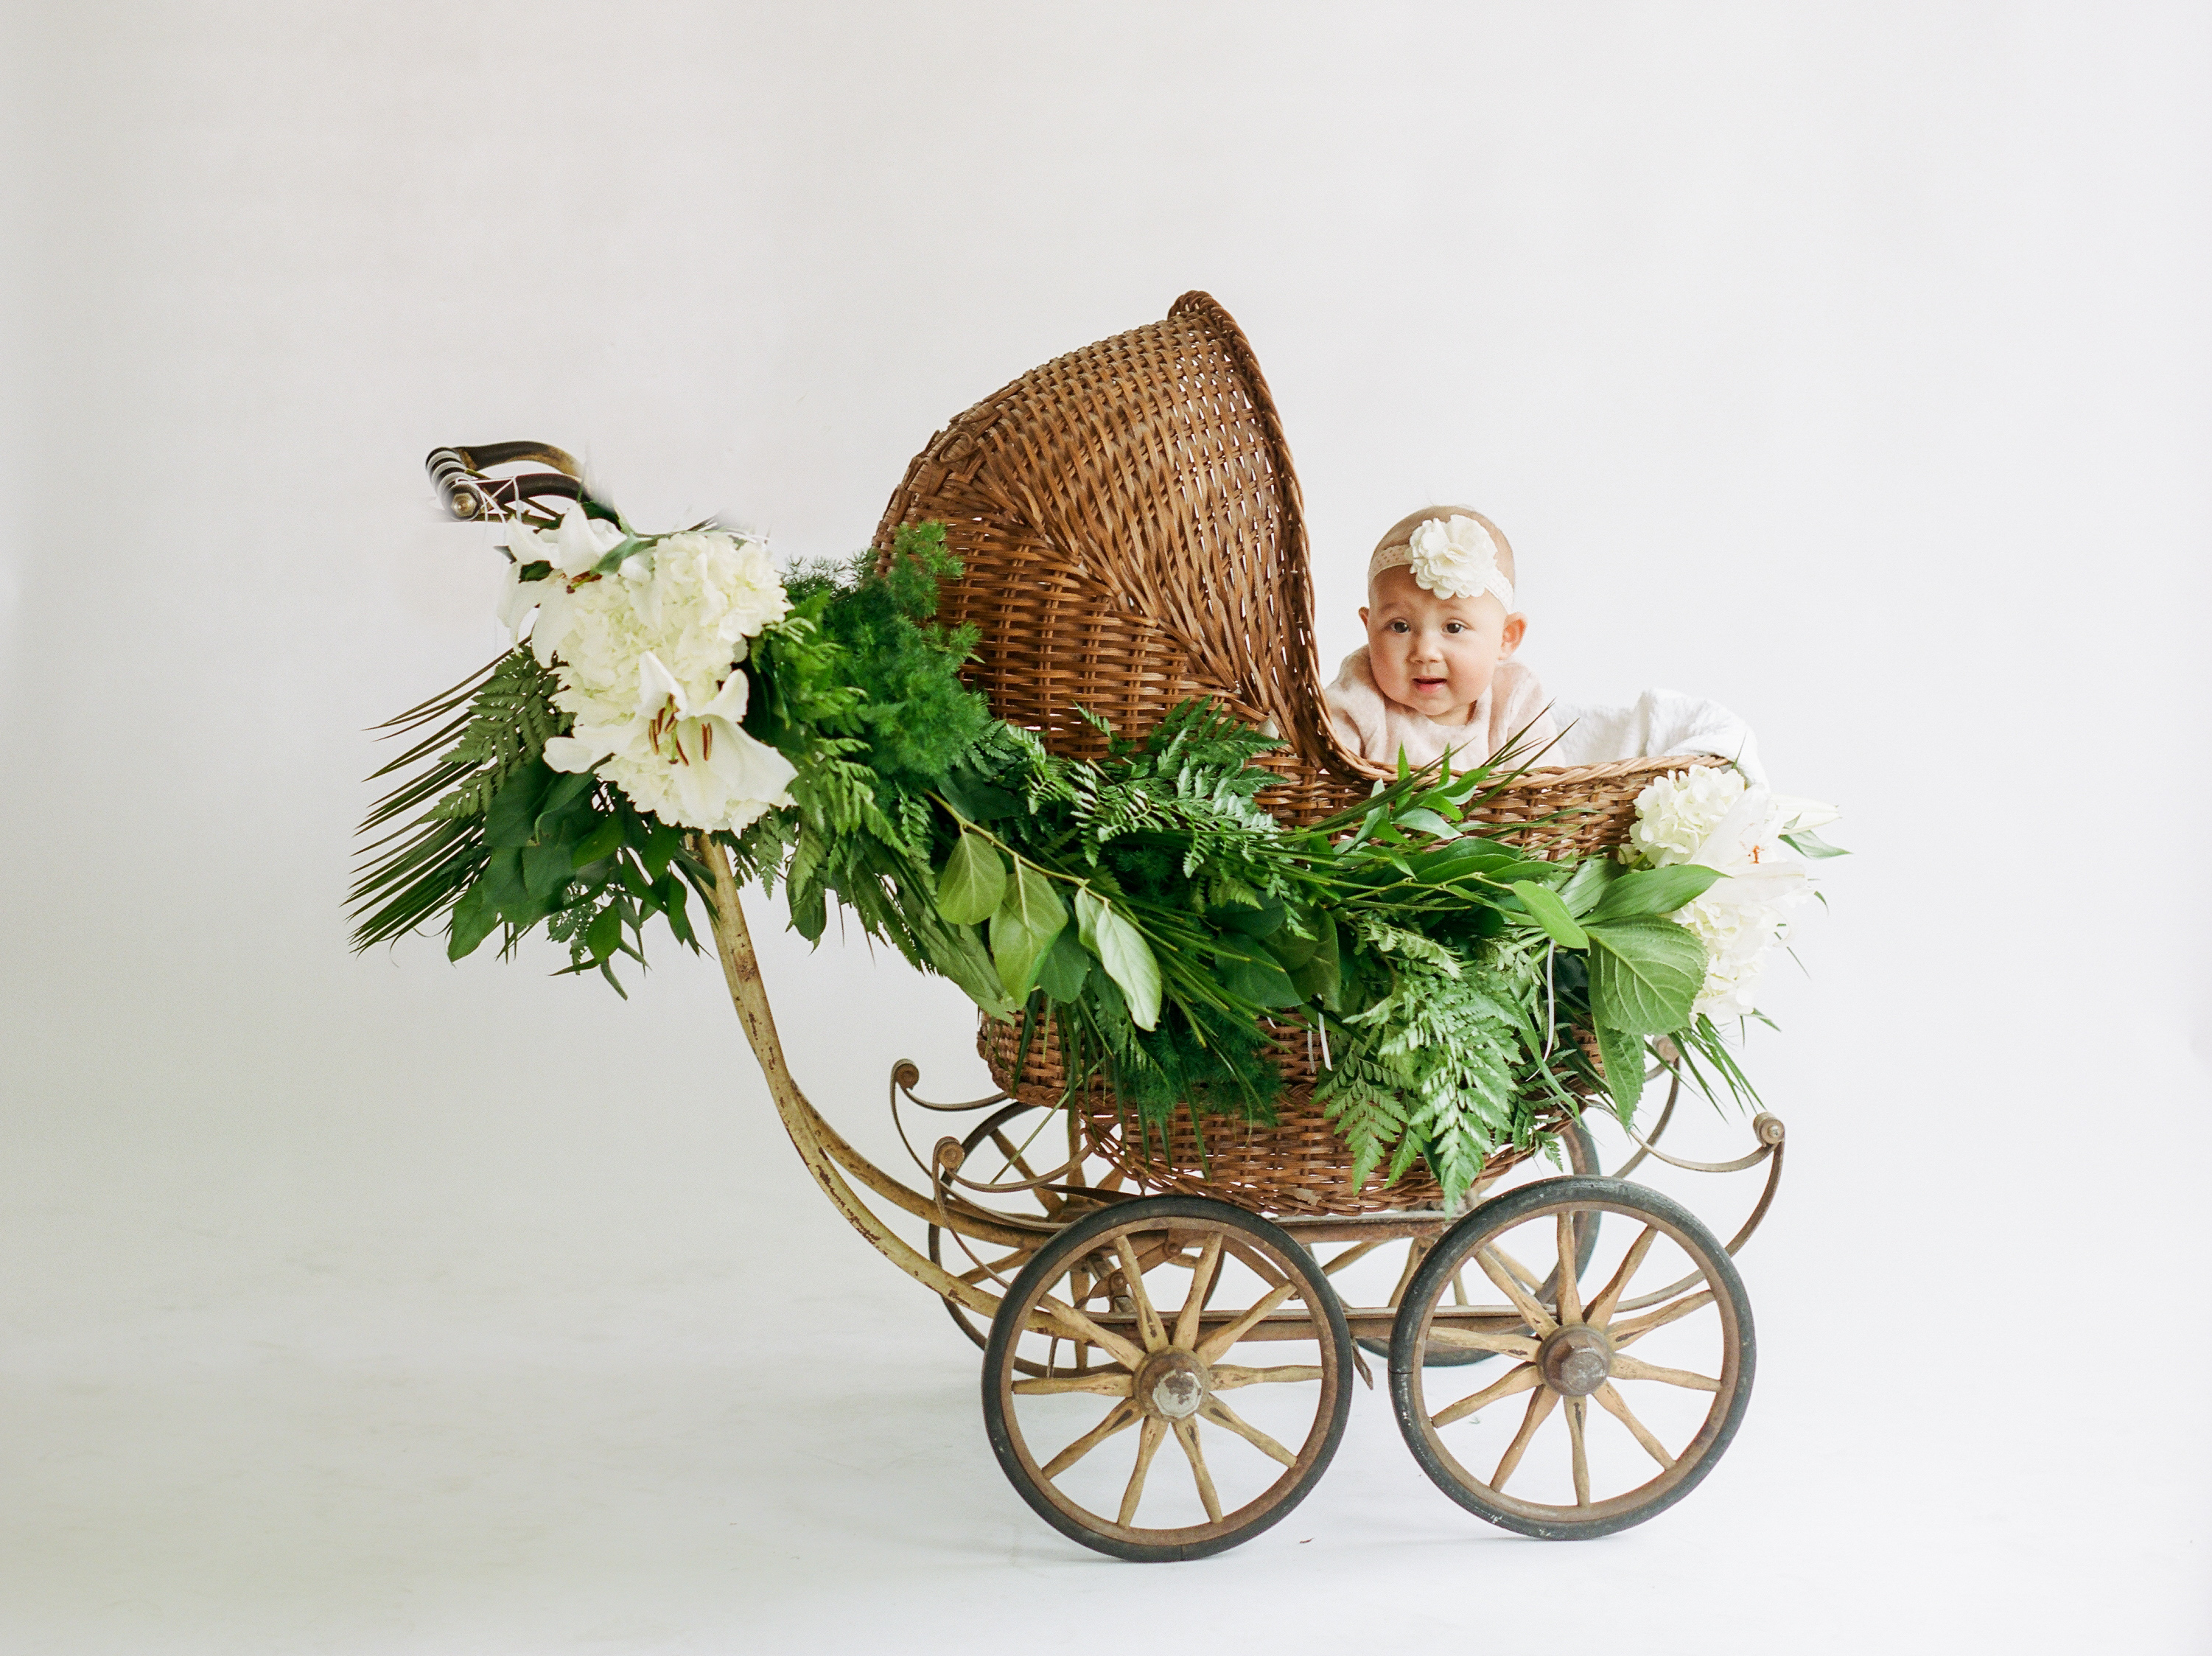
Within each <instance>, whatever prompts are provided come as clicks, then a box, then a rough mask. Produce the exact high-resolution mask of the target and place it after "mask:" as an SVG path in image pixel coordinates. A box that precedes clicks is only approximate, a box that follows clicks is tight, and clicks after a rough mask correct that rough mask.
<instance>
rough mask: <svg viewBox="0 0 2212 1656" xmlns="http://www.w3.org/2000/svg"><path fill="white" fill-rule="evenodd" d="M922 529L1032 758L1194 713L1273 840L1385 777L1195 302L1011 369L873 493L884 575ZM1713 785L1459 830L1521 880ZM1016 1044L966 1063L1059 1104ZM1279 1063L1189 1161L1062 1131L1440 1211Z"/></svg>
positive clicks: (1525, 804) (979, 667)
mask: <svg viewBox="0 0 2212 1656" xmlns="http://www.w3.org/2000/svg"><path fill="white" fill-rule="evenodd" d="M933 519H934V520H939V521H942V522H943V523H944V524H945V539H946V544H947V545H948V546H949V547H950V548H951V551H952V552H953V553H954V554H955V555H956V556H957V557H959V559H960V560H961V562H962V564H963V568H964V571H965V573H964V574H963V577H962V578H961V579H960V580H958V581H952V582H949V583H947V585H946V587H945V591H944V597H943V606H942V608H941V610H940V612H939V618H940V619H942V620H944V621H945V622H946V623H947V624H952V625H968V626H973V627H975V629H976V630H977V634H978V642H977V645H976V649H975V661H974V664H973V666H972V667H971V668H970V669H969V681H970V682H971V683H972V684H973V685H975V687H976V688H978V689H980V690H981V691H983V692H984V693H985V694H986V696H987V697H988V698H989V701H990V703H991V707H992V710H993V711H994V713H996V714H997V715H999V716H1000V718H1002V719H1006V720H1007V721H1011V722H1012V723H1015V724H1019V725H1024V726H1026V727H1028V728H1030V729H1032V730H1035V731H1036V732H1037V733H1038V734H1039V735H1040V736H1041V737H1042V739H1043V741H1044V744H1045V746H1046V747H1047V748H1048V750H1050V751H1051V752H1054V753H1059V754H1062V755H1066V756H1071V757H1085V758H1096V757H1098V756H1099V755H1100V754H1101V753H1102V752H1103V746H1104V742H1103V738H1102V737H1101V736H1100V735H1099V734H1098V733H1097V731H1096V730H1095V729H1093V728H1091V726H1090V725H1089V724H1087V723H1085V721H1083V720H1082V719H1081V718H1079V716H1078V715H1077V713H1076V709H1077V708H1078V707H1082V708H1085V709H1089V710H1090V711H1091V712H1093V713H1096V714H1098V715H1102V716H1103V717H1104V718H1105V719H1106V720H1108V721H1109V722H1110V723H1111V724H1112V725H1113V726H1114V727H1115V728H1116V729H1118V730H1120V731H1121V732H1122V733H1124V734H1139V733H1141V732H1143V731H1146V730H1148V729H1150V728H1152V726H1153V725H1155V724H1157V723H1158V722H1159V721H1160V720H1161V718H1162V717H1163V716H1164V715H1166V713H1167V712H1168V711H1169V709H1171V708H1172V707H1174V706H1175V705H1176V703H1179V702H1182V701H1185V700H1188V699H1189V698H1191V697H1212V698H1213V699H1215V700H1217V701H1218V702H1219V703H1222V704H1223V705H1225V707H1227V708H1228V709H1230V710H1231V711H1232V712H1234V713H1235V714H1237V715H1238V716H1239V717H1241V718H1243V719H1244V720H1246V721H1249V722H1250V723H1252V724H1255V725H1259V726H1261V727H1264V728H1270V729H1272V730H1273V731H1274V732H1276V733H1277V734H1279V735H1280V736H1281V737H1282V739H1283V743H1284V746H1283V747H1282V748H1281V749H1280V750H1279V752H1277V753H1276V754H1274V755H1273V756H1271V757H1270V758H1268V759H1267V760H1266V761H1265V763H1266V764H1267V765H1268V767H1269V768H1270V769H1271V770H1273V771H1275V773H1276V774H1277V775H1278V776H1280V777H1281V778H1282V782H1281V785H1280V786H1279V787H1277V788H1270V789H1267V790H1266V791H1265V792H1263V793H1262V794H1261V802H1262V803H1263V804H1265V805H1266V806H1267V807H1268V808H1269V809H1270V810H1272V811H1273V813H1275V815H1276V816H1277V817H1278V818H1279V819H1282V820H1283V821H1284V822H1285V823H1289V824H1291V825H1304V824H1309V823H1313V822H1317V821H1320V820H1322V819H1323V818H1325V817H1328V816H1331V815H1334V813H1337V812H1339V811H1341V810H1343V809H1345V808H1346V807H1349V806H1351V805H1353V804H1355V803H1357V802H1358V800H1360V799H1361V798H1363V797H1364V795H1366V794H1367V793H1368V791H1369V790H1370V788H1372V786H1373V784H1374V782H1375V780H1376V778H1377V777H1380V776H1385V775H1388V774H1389V772H1388V771H1387V770H1385V769H1384V768H1383V767H1380V766H1377V765H1374V764H1370V763H1368V762H1366V761H1365V760H1364V759H1362V758H1360V757H1358V755H1356V754H1354V753H1352V752H1347V751H1346V749H1345V748H1344V746H1342V745H1341V744H1340V742H1339V741H1338V740H1336V737H1335V735H1334V732H1333V731H1332V729H1331V728H1330V725H1329V720H1328V709H1327V705H1326V703H1325V702H1324V701H1323V698H1322V673H1321V664H1320V661H1319V660H1318V658H1317V655H1316V647H1315V640H1314V631H1313V588H1312V582H1311V578H1310V569H1309V564H1308V558H1307V547H1306V530H1305V518H1304V505H1303V503H1302V502H1301V500H1300V497H1299V494H1298V484H1297V474H1296V472H1294V471H1293V469H1292V467H1291V456H1290V451H1289V448H1288V447H1287V446H1286V445H1285V442H1284V441H1283V433H1282V424H1281V422H1280V420H1279V418H1278V417H1277V416H1276V412H1275V405H1274V402H1273V399H1272V398H1271V397H1270V396H1269V394H1268V392H1267V381H1266V379H1265V378H1264V377H1263V376H1262V375H1261V372H1260V367H1259V363H1258V362H1256V361H1255V358H1254V356H1253V354H1252V349H1251V346H1250V345H1249V344H1248V343H1247V342H1246V340H1245V338H1244V335H1243V332H1241V331H1240V330H1239V329H1238V327H1237V324H1236V323H1235V321H1234V320H1231V317H1230V316H1229V314H1228V313H1227V312H1225V311H1224V310H1223V309H1222V308H1221V307H1220V306H1218V305H1217V304H1216V303H1215V302H1214V301H1212V299H1211V298H1210V297H1209V296H1207V295H1205V294H1202V293H1189V294H1185V295H1183V296H1182V298H1181V299H1178V300H1177V301H1176V303H1175V306H1174V307H1173V309H1172V310H1170V313H1169V314H1168V316H1167V318H1166V320H1164V321H1160V322H1155V323H1150V324H1147V325H1146V326H1143V327H1139V328H1135V329H1133V330H1131V331H1130V332H1127V333H1123V334H1119V335H1116V336H1115V338H1111V339H1104V340H1101V341H1100V342H1099V343H1097V344H1094V345H1089V346H1086V347H1085V348H1084V349H1083V350H1078V351H1073V352H1071V353H1069V354H1068V355H1067V356H1061V357H1059V358H1057V359H1055V360H1054V361H1053V362H1048V363H1046V364H1045V365H1044V366H1043V367H1042V368H1036V369H1033V370H1031V371H1030V373H1028V374H1024V375H1023V376H1022V377H1021V378H1020V379H1018V380H1016V381H1014V382H1013V383H1012V384H1011V385H1009V386H1006V387H1004V388H1003V389H1001V390H1000V391H998V392H997V393H994V394H993V395H991V396H989V397H987V398H986V399H983V401H981V402H980V403H978V404H977V405H975V407H973V408H971V409H969V411H967V412H966V413H964V414H963V415H961V416H960V417H958V418H957V419H956V420H954V421H953V422H952V423H951V424H950V425H949V426H947V427H946V428H945V429H944V430H943V431H940V432H939V433H938V435H936V436H935V437H934V438H933V440H932V441H931V442H930V444H929V446H928V447H927V448H926V449H924V450H923V451H922V453H921V454H919V455H917V456H916V457H915V461H914V463H913V465H912V466H909V467H908V470H907V474H906V477H905V478H904V479H903V480H902V482H901V484H899V487H898V489H897V490H896V491H895V492H894V493H893V495H892V496H891V499H890V504H889V506H888V507H887V508H885V510H884V517H883V521H882V524H881V527H879V529H878V533H877V539H876V545H877V546H878V548H879V549H882V550H884V551H886V552H887V551H888V549H889V547H890V544H891V539H892V537H893V535H894V534H895V533H896V531H897V529H898V528H899V527H901V526H902V525H905V524H909V523H918V522H923V521H929V520H933ZM1717 763H1719V761H1717V760H1712V759H1705V758H1665V759H1630V760H1623V761H1620V762H1618V763H1614V764H1601V765H1590V766H1584V767H1580V768H1577V769H1571V770H1568V769H1561V768H1558V767H1543V768H1538V769H1535V770H1529V771H1528V772H1526V773H1524V774H1523V775H1522V776H1519V777H1517V778H1516V779H1515V780H1513V781H1512V782H1508V783H1507V784H1505V785H1504V786H1503V787H1501V788H1498V790H1496V791H1495V792H1494V793H1493V794H1492V795H1490V796H1489V797H1488V798H1487V799H1486V800H1485V801H1483V802H1481V803H1480V805H1479V806H1478V807H1477V808H1476V810H1475V812H1474V814H1475V816H1476V817H1477V818H1478V819H1481V820H1484V821H1486V822H1488V823H1490V824H1492V825H1493V827H1494V828H1497V829H1500V830H1503V831H1504V835H1505V837H1509V838H1511V839H1513V840H1515V841H1516V842H1517V843H1521V844H1522V846H1523V847H1524V848H1525V849H1528V851H1529V852H1530V853H1531V854H1533V855H1539V856H1557V855H1592V854H1594V853H1596V852H1600V851H1603V850H1607V849H1611V848H1613V847H1614V846H1617V845H1619V844H1620V843H1623V842H1624V841H1625V840H1626V837H1627V833H1628V829H1629V826H1630V825H1631V824H1632V822H1633V821H1634V820H1635V801H1636V796H1637V795H1638V793H1639V792H1641V791H1642V789H1643V788H1644V786H1645V785H1646V784H1647V783H1648V782H1650V781H1651V780H1652V779H1653V778H1654V777H1655V776H1661V775H1664V774H1666V773H1667V772H1669V771H1673V770H1682V769H1684V768H1686V767H1688V766H1691V765H1695V764H1717ZM1011 1027H1012V1026H1006V1025H995V1026H994V1025H993V1024H991V1023H989V1022H986V1024H985V1026H984V1031H983V1035H982V1038H981V1048H982V1050H983V1052H984V1056H986V1058H987V1059H990V1060H991V1061H992V1073H993V1075H994V1076H995V1077H996V1078H997V1081H998V1083H999V1085H1000V1087H1005V1088H1006V1089H1007V1090H1008V1091H1010V1092H1014V1093H1018V1095H1019V1096H1023V1097H1025V1098H1029V1097H1034V1098H1035V1099H1036V1101H1038V1102H1046V1101H1057V1100H1058V1099H1059V1098H1060V1094H1061V1091H1062V1087H1061V1081H1060V1066H1059V1060H1058V1056H1057V1054H1056V1052H1054V1051H1053V1050H1051V1049H1050V1048H1049V1046H1048V1044H1038V1045H1044V1050H1036V1045H1033V1050H1032V1051H1031V1053H1030V1061H1029V1063H1028V1065H1027V1066H1026V1067H1025V1068H1024V1074H1023V1075H1021V1076H1020V1077H1015V1076H1014V1075H1012V1072H1011V1064H1012V1058H1013V1055H1014V1046H1013V1044H1012V1039H1011V1038H1010V1037H1009V1036H1008V1035H1007V1034H1006V1031H1007V1030H1008V1029H1010V1028H1011ZM1277 1056H1278V1057H1279V1061H1280V1062H1281V1064H1282V1066H1283V1069H1284V1075H1285V1081H1286V1083H1287V1085H1286V1088H1285V1097H1284V1099H1283V1103H1282V1105H1281V1106H1280V1110H1279V1125H1277V1126H1275V1127H1273V1128H1246V1127H1243V1126H1234V1127H1231V1126H1216V1125H1213V1124H1212V1121H1211V1120H1210V1119H1209V1121H1208V1123H1206V1126H1205V1155H1204V1157H1203V1158H1201V1157H1200V1154H1199V1153H1198V1151H1199V1134H1198V1131H1197V1130H1196V1129H1194V1127H1193V1126H1192V1124H1191V1122H1190V1119H1189V1112H1188V1109H1187V1108H1186V1109H1184V1110H1182V1111H1178V1112H1177V1114H1176V1117H1175V1119H1174V1121H1173V1123H1171V1124H1170V1129H1169V1132H1168V1144H1167V1149H1166V1152H1165V1153H1164V1154H1163V1153H1162V1152H1161V1149H1160V1146H1159V1143H1158V1135H1157V1131H1156V1132H1155V1134H1154V1135H1153V1138H1152V1142H1151V1143H1150V1144H1149V1145H1147V1144H1145V1143H1143V1142H1139V1143H1138V1144H1135V1145H1132V1144H1131V1143H1130V1142H1129V1140H1128V1137H1127V1135H1124V1134H1123V1132H1122V1130H1121V1121H1120V1118H1119V1117H1118V1115H1117V1114H1116V1113H1115V1111H1114V1110H1113V1108H1112V1106H1111V1104H1110V1102H1109V1101H1107V1100H1105V1099H1103V1097H1102V1098H1101V1099H1098V1100H1097V1101H1096V1102H1095V1103H1094V1105H1091V1106H1090V1107H1088V1109H1087V1110H1086V1111H1085V1112H1083V1113H1085V1117H1086V1120H1087V1122H1088V1130H1089V1131H1090V1132H1091V1137H1092V1142H1093V1143H1094V1144H1095V1145H1096V1146H1097V1148H1098V1149H1099V1150H1100V1151H1101V1153H1102V1154H1106V1155H1108V1156H1109V1157H1111V1158H1112V1159H1114V1160H1116V1161H1117V1162H1119V1163H1121V1165H1122V1166H1125V1167H1127V1169H1128V1171H1129V1172H1131V1173H1132V1174H1133V1175H1135V1176H1137V1177H1139V1178H1141V1179H1142V1180H1143V1181H1144V1182H1145V1183H1146V1184H1151V1185H1152V1186H1154V1187H1156V1188H1159V1189H1163V1190H1180V1191H1189V1192H1193V1193H1198V1194H1205V1195H1211V1196H1220V1197H1223V1198H1225V1199H1227V1200H1230V1201H1233V1202H1238V1203H1239V1204H1240V1205H1243V1206H1247V1207H1251V1208H1255V1209H1263V1210H1265V1211H1269V1212H1289V1213H1332V1214H1343V1213H1358V1212H1364V1211H1368V1210H1370V1209H1378V1208H1385V1207H1401V1206H1419V1205H1422V1204H1424V1203H1425V1202H1433V1201H1434V1200H1436V1199H1437V1196H1438V1194H1439V1192H1438V1191H1437V1188H1436V1186H1435V1184H1433V1183H1432V1182H1430V1181H1428V1180H1427V1176H1426V1173H1425V1170H1423V1171H1418V1172H1416V1173H1409V1174H1408V1176H1407V1178H1404V1179H1401V1181H1400V1182H1399V1184H1397V1185H1395V1186H1394V1187H1392V1188H1391V1189H1390V1190H1389V1191H1387V1192H1385V1191H1383V1190H1379V1189H1376V1188H1375V1187H1374V1185H1373V1184H1372V1182H1371V1181H1370V1186H1369V1188H1367V1189H1365V1190H1352V1189H1349V1188H1348V1186H1349V1183H1350V1171H1351V1170H1350V1157H1349V1154H1348V1153H1347V1152H1346V1149H1345V1147H1344V1145H1343V1142H1342V1141H1341V1140H1340V1139H1339V1138H1337V1136H1336V1135H1335V1133H1334V1130H1333V1129H1331V1127H1330V1126H1329V1124H1328V1122H1327V1121H1326V1120H1324V1119H1323V1118H1322V1115H1321V1112H1320V1111H1319V1110H1318V1109H1317V1108H1316V1107H1315V1106H1314V1105H1313V1104H1312V1102H1311V1096H1310V1095H1311V1091H1312V1085H1313V1079H1314V1077H1313V1070H1312V1065H1311V1063H1310V1061H1309V1059H1308V1057H1307V1056H1306V1055H1305V1054H1304V1051H1303V1049H1302V1048H1301V1049H1300V1050H1295V1051H1293V1050H1288V1049H1283V1050H1279V1052H1278V1055H1277ZM1046 1091H1048V1092H1049V1095H1050V1099H1049V1100H1048V1099H1046V1098H1045V1097H1044V1096H1043V1093H1045V1092H1046Z"/></svg>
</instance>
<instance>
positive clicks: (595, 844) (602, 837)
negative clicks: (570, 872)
mask: <svg viewBox="0 0 2212 1656" xmlns="http://www.w3.org/2000/svg"><path fill="white" fill-rule="evenodd" d="M622 843H623V825H622V819H621V818H620V817H609V818H608V819H606V820H605V821H604V822H602V823H601V824H600V825H599V826H598V827H596V828H594V829H592V831H591V832H590V833H589V834H587V835H586V836H585V838H584V842H583V843H582V844H580V845H579V846H577V847H576V851H575V855H574V860H573V861H572V862H571V864H570V866H571V867H573V868H588V867H590V866H591V865H592V863H594V862H597V861H599V859H600V858H601V857H605V856H612V855H614V854H615V853H616V852H617V851H619V850H620V849H622Z"/></svg>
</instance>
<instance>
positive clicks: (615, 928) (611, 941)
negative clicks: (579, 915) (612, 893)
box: [584, 908, 623, 961]
mask: <svg viewBox="0 0 2212 1656" xmlns="http://www.w3.org/2000/svg"><path fill="white" fill-rule="evenodd" d="M622 935H623V926H622V910H620V909H617V908H605V909H601V910H599V913H598V914H597V915H595V916H592V924H591V928H590V929H588V930H587V931H586V932H585V934H584V947H586V948H588V949H589V950H591V952H592V959H594V960H602V961H604V960H611V959H614V956H615V952H616V951H617V949H619V948H621V947H622Z"/></svg>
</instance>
